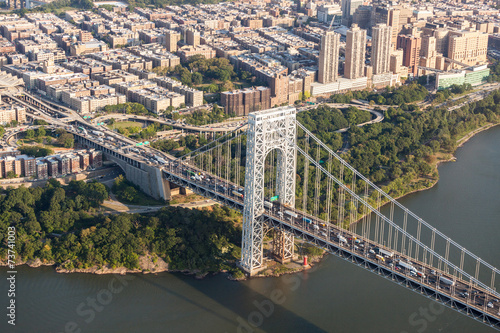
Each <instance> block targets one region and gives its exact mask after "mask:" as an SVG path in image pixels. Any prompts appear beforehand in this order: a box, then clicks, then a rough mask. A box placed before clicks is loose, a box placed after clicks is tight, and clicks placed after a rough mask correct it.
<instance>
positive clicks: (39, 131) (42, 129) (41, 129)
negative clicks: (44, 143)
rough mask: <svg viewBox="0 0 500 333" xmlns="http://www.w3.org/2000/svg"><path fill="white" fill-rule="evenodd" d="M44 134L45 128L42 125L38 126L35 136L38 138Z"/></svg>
mask: <svg viewBox="0 0 500 333" xmlns="http://www.w3.org/2000/svg"><path fill="white" fill-rule="evenodd" d="M45 134H46V131H45V128H44V127H43V126H42V127H39V128H38V129H37V131H36V136H37V137H38V138H40V137H43V136H45Z"/></svg>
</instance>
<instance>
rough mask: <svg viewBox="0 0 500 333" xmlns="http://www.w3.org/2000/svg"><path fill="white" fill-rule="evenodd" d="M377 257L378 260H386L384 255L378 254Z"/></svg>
mask: <svg viewBox="0 0 500 333" xmlns="http://www.w3.org/2000/svg"><path fill="white" fill-rule="evenodd" d="M375 258H377V260H380V261H385V258H384V257H382V256H381V255H380V254H376V255H375Z"/></svg>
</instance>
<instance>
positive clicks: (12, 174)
mask: <svg viewBox="0 0 500 333" xmlns="http://www.w3.org/2000/svg"><path fill="white" fill-rule="evenodd" d="M6 176H7V178H17V175H16V173H15V172H14V171H12V170H11V171H7V174H6Z"/></svg>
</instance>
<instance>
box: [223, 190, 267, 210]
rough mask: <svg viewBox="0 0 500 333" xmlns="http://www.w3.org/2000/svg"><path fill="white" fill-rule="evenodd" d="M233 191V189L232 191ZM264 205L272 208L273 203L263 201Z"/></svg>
mask: <svg viewBox="0 0 500 333" xmlns="http://www.w3.org/2000/svg"><path fill="white" fill-rule="evenodd" d="M233 192H235V191H233ZM237 193H238V194H240V193H239V192H237ZM264 207H266V208H267V209H272V208H273V204H272V203H270V202H269V201H264Z"/></svg>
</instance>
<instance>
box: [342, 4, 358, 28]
mask: <svg viewBox="0 0 500 333" xmlns="http://www.w3.org/2000/svg"><path fill="white" fill-rule="evenodd" d="M362 5H363V1H362V0H342V24H343V25H345V26H348V27H349V26H351V23H352V15H353V14H354V12H355V11H356V9H357V8H358V7H359V6H362Z"/></svg>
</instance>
